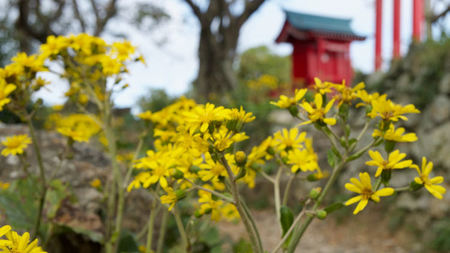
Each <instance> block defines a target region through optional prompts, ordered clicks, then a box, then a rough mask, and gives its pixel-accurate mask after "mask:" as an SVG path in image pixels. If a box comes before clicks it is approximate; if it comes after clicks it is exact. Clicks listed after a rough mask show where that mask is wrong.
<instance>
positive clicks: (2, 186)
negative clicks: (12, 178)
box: [0, 182, 11, 190]
mask: <svg viewBox="0 0 450 253" xmlns="http://www.w3.org/2000/svg"><path fill="white" fill-rule="evenodd" d="M10 185H11V184H10V183H8V182H5V183H3V182H0V189H2V190H6V189H8V188H9V186H10Z"/></svg>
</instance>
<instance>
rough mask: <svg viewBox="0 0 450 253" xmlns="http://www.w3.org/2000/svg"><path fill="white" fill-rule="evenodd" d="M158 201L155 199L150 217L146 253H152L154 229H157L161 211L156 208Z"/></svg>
mask: <svg viewBox="0 0 450 253" xmlns="http://www.w3.org/2000/svg"><path fill="white" fill-rule="evenodd" d="M156 204H157V200H156V199H154V200H153V201H152V210H151V213H150V216H149V218H148V223H147V242H146V244H145V253H150V252H151V250H152V240H153V229H154V227H155V217H156V214H157V213H158V211H159V208H156Z"/></svg>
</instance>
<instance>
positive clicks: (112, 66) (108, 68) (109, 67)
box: [100, 55, 122, 76]
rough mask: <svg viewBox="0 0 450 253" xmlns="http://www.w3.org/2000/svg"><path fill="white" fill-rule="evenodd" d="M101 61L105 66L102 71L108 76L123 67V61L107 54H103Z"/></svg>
mask: <svg viewBox="0 0 450 253" xmlns="http://www.w3.org/2000/svg"><path fill="white" fill-rule="evenodd" d="M100 63H101V64H102V67H103V69H102V73H103V74H105V75H107V76H110V75H115V74H118V73H119V72H120V69H121V67H122V63H120V62H119V61H118V60H116V59H112V58H111V57H109V56H107V55H103V56H102V57H101V58H100Z"/></svg>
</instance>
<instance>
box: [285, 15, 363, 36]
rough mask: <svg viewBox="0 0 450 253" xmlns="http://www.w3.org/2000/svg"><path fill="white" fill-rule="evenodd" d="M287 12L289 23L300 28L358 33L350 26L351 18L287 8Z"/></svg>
mask: <svg viewBox="0 0 450 253" xmlns="http://www.w3.org/2000/svg"><path fill="white" fill-rule="evenodd" d="M285 13H286V18H287V20H288V21H289V23H290V24H291V25H292V26H294V27H295V28H296V29H298V30H306V31H319V32H330V33H340V34H348V35H356V34H355V33H354V32H353V31H352V29H351V27H350V22H351V19H344V18H331V17H325V16H318V15H311V14H306V13H300V12H292V11H286V10H285Z"/></svg>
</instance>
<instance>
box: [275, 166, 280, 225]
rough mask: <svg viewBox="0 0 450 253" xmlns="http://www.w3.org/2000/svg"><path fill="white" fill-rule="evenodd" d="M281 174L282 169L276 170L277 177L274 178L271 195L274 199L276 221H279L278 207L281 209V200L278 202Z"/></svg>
mask: <svg viewBox="0 0 450 253" xmlns="http://www.w3.org/2000/svg"><path fill="white" fill-rule="evenodd" d="M281 173H282V168H281V167H280V168H278V171H277V175H276V177H275V182H274V184H273V195H274V199H275V213H276V215H277V220H280V216H281V214H280V207H281V200H280V177H281Z"/></svg>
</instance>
